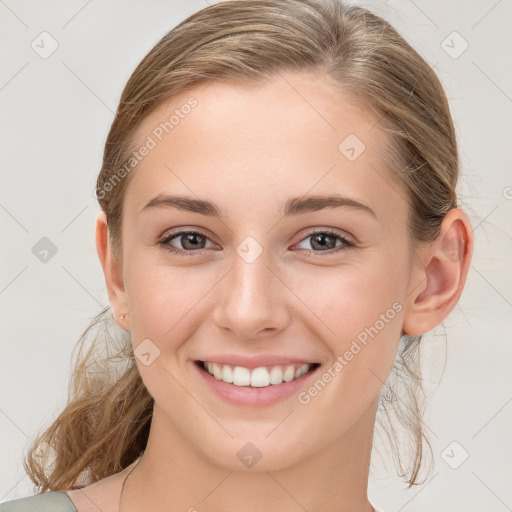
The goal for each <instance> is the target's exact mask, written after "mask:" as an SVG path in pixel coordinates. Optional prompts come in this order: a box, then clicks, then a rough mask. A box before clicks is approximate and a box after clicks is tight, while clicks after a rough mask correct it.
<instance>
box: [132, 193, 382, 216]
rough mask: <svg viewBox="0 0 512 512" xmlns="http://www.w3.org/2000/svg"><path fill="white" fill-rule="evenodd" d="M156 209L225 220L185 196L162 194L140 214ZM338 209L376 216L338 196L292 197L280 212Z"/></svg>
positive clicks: (200, 201) (211, 206)
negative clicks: (168, 209)
mask: <svg viewBox="0 0 512 512" xmlns="http://www.w3.org/2000/svg"><path fill="white" fill-rule="evenodd" d="M158 207H167V208H176V209H178V210H183V211H188V212H192V213H199V214H200V215H206V216H209V217H216V218H219V219H225V218H226V215H225V214H223V213H222V212H221V210H220V209H219V208H218V206H217V205H215V203H212V202H210V201H206V200H204V199H195V198H192V197H187V196H171V195H166V194H162V193H160V194H158V195H157V196H155V197H154V198H153V199H151V201H149V202H148V203H147V204H146V206H144V208H142V210H141V212H143V211H144V210H147V209H152V208H158ZM340 207H343V208H355V209H358V210H360V211H363V212H366V213H369V214H370V215H372V216H373V217H375V218H377V215H376V214H375V212H374V211H373V210H372V209H371V208H370V207H369V206H367V205H365V204H363V203H360V202H359V201H356V200H354V199H351V198H349V197H344V196H340V195H338V194H331V195H325V196H324V195H316V196H315V195H313V196H305V197H304V196H303V197H292V198H290V199H288V200H287V201H286V203H285V204H284V206H283V208H282V212H283V216H285V217H289V216H295V215H302V214H305V213H311V212H317V211H320V210H324V209H326V208H340Z"/></svg>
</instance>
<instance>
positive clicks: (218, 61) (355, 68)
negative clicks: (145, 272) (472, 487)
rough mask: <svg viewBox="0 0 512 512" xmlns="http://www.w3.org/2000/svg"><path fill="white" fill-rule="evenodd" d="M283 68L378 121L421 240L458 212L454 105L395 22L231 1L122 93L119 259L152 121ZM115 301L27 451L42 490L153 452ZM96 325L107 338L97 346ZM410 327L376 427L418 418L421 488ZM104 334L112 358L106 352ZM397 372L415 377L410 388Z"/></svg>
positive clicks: (117, 133)
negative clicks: (60, 403) (191, 92)
mask: <svg viewBox="0 0 512 512" xmlns="http://www.w3.org/2000/svg"><path fill="white" fill-rule="evenodd" d="M284 71H292V72H302V73H309V74H314V75H316V76H319V77H323V78H325V79H326V80H329V82H330V83H332V84H334V85H335V86H337V87H338V88H339V89H340V90H341V91H342V92H344V93H345V94H346V95H348V97H350V98H351V99H353V100H354V101H355V102H357V104H358V105H361V106H364V107H366V108H369V109H372V110H373V111H374V112H375V113H376V114H377V115H378V116H379V122H378V125H379V129H380V130H382V131H384V132H385V133H386V134H387V136H386V141H387V142H386V143H387V144H388V145H389V147H388V148H387V151H386V155H387V164H388V167H389V169H391V170H392V172H393V174H394V176H395V177H396V179H397V180H398V181H399V183H400V184H402V185H403V187H404V190H405V191H406V195H407V201H408V204H409V214H408V219H407V223H408V233H409V239H410V241H411V243H413V246H416V245H417V244H419V243H422V242H426V241H432V240H435V239H436V238H437V237H438V235H439V229H440V224H441V222H442V220H443V218H444V216H445V215H446V213H447V212H448V211H449V210H450V209H451V208H455V207H457V199H456V193H455V188H456V184H457V179H458V173H459V161H458V150H457V143H456V137H455V131H454V126H453V122H452V118H451V115H450V109H449V105H448V101H447V98H446V96H445V93H444V90H443V87H442V85H441V83H440V81H439V79H438V77H437V76H436V74H435V72H434V70H433V69H432V68H431V67H430V66H429V65H428V64H427V63H426V62H425V60H424V59H423V58H422V57H421V56H420V55H419V54H418V53H417V52H416V51H415V50H414V49H413V48H412V47H411V46H410V45H409V44H408V43H407V42H406V41H405V40H404V39H403V38H402V37H401V36H400V35H399V34H398V33H397V31H396V30H395V29H394V28H393V27H392V26H391V25H390V24H389V23H388V22H387V21H385V20H383V19H381V18H380V17H378V16H376V15H374V14H372V13H371V12H370V11H368V10H366V9H364V8H361V7H357V6H352V5H350V6H348V5H344V4H343V3H342V2H341V1H339V0H323V1H321V0H286V1H283V0H228V1H223V2H220V3H217V4H214V5H211V6H209V7H206V8H204V9H202V10H200V11H198V12H196V13H195V14H193V15H191V16H189V17H188V18H187V19H185V20H184V21H182V22H181V23H179V24H178V25H177V26H176V27H175V28H174V29H172V30H171V31H170V32H168V33H167V34H166V35H164V36H163V37H162V38H161V39H160V41H158V43H157V44H156V45H155V46H154V48H153V49H151V51H150V52H149V53H148V54H147V55H146V56H145V57H144V58H143V59H142V61H141V62H140V63H139V65H138V66H137V67H136V69H135V71H134V72H133V73H132V75H131V76H130V78H129V80H128V82H127V84H126V86H125V88H124V90H123V92H122V95H121V99H120V102H119V106H118V108H117V112H116V114H115V118H114V120H113V122H112V125H111V129H110V132H109V134H108V137H107V140H106V144H105V149H104V155H103V163H102V167H101V170H100V173H99V175H98V179H97V183H96V185H97V188H96V190H97V197H98V200H99V204H100V206H101V209H102V210H103V211H104V212H105V214H106V217H107V224H108V231H109V243H110V245H111V248H112V251H113V254H114V257H119V255H120V254H121V222H122V207H123V198H124V195H125V190H126V187H127V186H128V184H129V182H130V178H131V176H132V175H133V173H126V172H125V176H123V179H121V180H117V181H118V182H117V183H115V184H114V185H112V184H113V178H114V177H116V176H119V174H117V175H116V173H118V172H119V169H122V168H123V166H125V165H126V162H127V161H128V160H129V159H130V158H131V157H132V152H133V151H134V149H135V142H136V141H137V137H138V133H137V130H138V128H140V126H141V123H142V122H143V120H144V119H146V118H147V116H148V115H149V114H150V113H151V112H153V111H154V110H155V109H156V108H157V107H159V106H160V105H162V104H163V103H164V102H166V101H167V100H169V99H170V98H172V97H173V96H175V95H177V94H178V93H180V92H182V91H186V90H188V89H190V88H191V87H192V86H194V85H197V84H200V83H208V82H212V81H214V80H217V81H220V82H226V83H233V84H242V85H247V86H254V85H256V86H257V85H261V84H264V83H265V82H267V81H268V80H271V79H272V78H275V77H276V75H278V74H280V73H282V72H284ZM109 184H110V185H109ZM98 191H99V193H98ZM106 192H108V193H106ZM109 309H110V308H109V307H106V308H104V309H103V310H102V311H101V312H100V313H99V314H98V315H97V316H96V317H95V318H94V320H93V322H92V323H91V324H90V325H89V327H88V328H87V329H86V330H85V331H84V333H83V334H82V336H81V337H80V339H79V341H78V343H77V346H78V347H79V348H80V350H79V353H78V357H77V360H76V363H75V367H74V371H73V374H72V377H71V381H70V388H69V391H68V402H67V405H66V406H65V407H64V409H63V410H62V412H60V414H59V415H58V417H57V418H56V419H55V420H54V421H53V423H51V425H50V426H49V428H47V429H46V430H45V431H43V432H42V433H41V434H39V435H38V436H37V437H36V439H35V440H34V441H33V443H32V444H31V446H30V449H29V452H28V454H27V456H26V458H25V460H24V467H25V470H26V471H27V473H28V475H29V477H30V478H31V480H32V481H33V482H34V484H35V485H36V486H37V487H36V488H37V489H38V490H39V491H41V492H45V491H48V490H63V489H69V488H71V487H73V486H76V485H77V483H80V482H87V483H92V482H95V481H97V480H100V479H102V478H105V477H107V476H110V475H112V474H114V473H116V472H118V471H120V470H122V469H124V468H125V467H127V466H128V465H130V464H131V463H132V462H133V461H135V459H136V458H138V457H139V456H140V455H141V454H142V453H143V451H144V449H145V447H146V444H147V440H148V435H149V427H150V424H151V418H152V409H153V404H154V400H153V398H152V397H151V395H150V394H149V392H148V390H147V389H146V387H145V385H144V384H143V382H142V379H141V376H140V374H139V372H138V369H137V366H136V363H135V359H134V354H133V349H132V345H131V339H130V335H129V333H128V332H125V331H123V332H122V334H119V332H120V331H121V330H120V328H119V327H117V325H116V324H115V321H114V320H113V319H112V315H111V314H110V313H109ZM95 329H96V330H97V331H98V332H99V334H94V336H92V338H93V339H92V343H91V345H90V347H89V348H87V347H86V340H87V339H88V338H90V337H91V335H92V334H93V331H94V330H95ZM402 335H403V336H402V338H401V343H400V347H399V350H398V354H397V358H396V361H395V365H394V367H393V370H392V372H391V375H390V378H388V381H387V382H386V384H385V385H384V386H383V388H382V391H381V394H380V403H379V411H378V412H379V413H380V414H378V418H379V420H378V421H377V424H379V423H380V424H382V425H388V427H389V425H391V419H392V417H393V416H395V417H396V418H397V419H398V422H399V423H400V424H401V425H402V426H403V427H405V430H406V431H407V435H405V436H403V438H401V439H400V443H398V440H397V436H396V433H395V431H394V428H393V427H392V426H391V429H389V428H388V429H387V432H388V437H389V440H390V441H391V442H392V444H393V453H394V456H395V462H396V463H397V469H398V471H399V474H400V476H401V477H403V478H405V479H406V481H407V483H408V484H409V485H408V486H409V487H411V486H412V485H415V484H418V483H420V482H419V481H418V474H419V471H420V467H421V464H422V460H423V459H424V455H425V452H424V444H425V443H426V444H427V445H428V447H429V448H430V444H429V442H428V438H427V436H426V435H425V428H424V424H423V420H422V414H423V411H424V407H423V402H424V400H423V397H424V393H423V388H422V382H421V376H420V372H419V346H420V341H421V336H407V335H405V333H404V332H403V331H402ZM101 340H103V341H104V345H105V347H106V349H105V350H104V351H103V353H100V351H99V350H98V349H97V347H98V346H99V344H100V342H101ZM398 377H405V385H404V386H402V388H400V392H398V391H397V389H398V388H397V387H396V386H395V380H397V379H398ZM400 393H401V395H400ZM407 442H408V443H409V446H408V447H409V450H412V454H411V453H409V457H408V458H407V461H409V462H408V463H407V464H406V465H405V466H404V463H403V458H402V456H401V455H400V453H399V452H400V450H399V444H403V443H405V444H407Z"/></svg>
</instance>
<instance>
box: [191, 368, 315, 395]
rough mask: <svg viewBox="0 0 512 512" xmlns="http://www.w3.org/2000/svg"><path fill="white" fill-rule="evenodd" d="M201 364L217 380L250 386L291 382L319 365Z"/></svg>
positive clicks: (258, 386) (262, 386)
mask: <svg viewBox="0 0 512 512" xmlns="http://www.w3.org/2000/svg"><path fill="white" fill-rule="evenodd" d="M199 364H200V365H202V367H203V368H204V369H205V370H206V371H207V372H208V373H209V374H210V375H212V376H213V377H215V378H216V379H217V380H221V381H223V382H225V383H227V384H234V385H235V386H250V387H254V388H264V387H267V386H270V385H278V384H282V383H283V382H291V381H293V380H295V379H298V378H300V377H302V376H303V375H305V374H306V373H307V372H309V371H310V370H312V369H315V368H316V367H317V366H319V365H318V364H317V363H310V364H289V365H286V366H281V365H275V366H260V367H258V368H253V369H250V368H245V367H243V366H232V365H229V364H217V363H211V362H208V361H199Z"/></svg>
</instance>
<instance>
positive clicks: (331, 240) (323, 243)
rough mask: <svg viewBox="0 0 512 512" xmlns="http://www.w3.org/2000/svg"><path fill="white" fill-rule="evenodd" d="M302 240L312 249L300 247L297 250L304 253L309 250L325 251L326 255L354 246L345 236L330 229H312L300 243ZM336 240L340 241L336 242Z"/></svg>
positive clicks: (309, 251)
mask: <svg viewBox="0 0 512 512" xmlns="http://www.w3.org/2000/svg"><path fill="white" fill-rule="evenodd" d="M307 240H310V242H306V241H307ZM304 242H306V243H308V244H310V247H312V249H300V250H299V251H297V252H300V253H305V254H309V253H311V252H326V253H327V255H329V254H333V253H338V252H340V251H344V250H346V249H349V248H350V247H353V246H354V243H353V242H351V241H350V240H349V239H348V238H346V237H345V236H343V235H341V234H340V233H337V232H336V231H331V230H328V229H327V230H323V231H313V232H311V233H309V234H308V236H306V238H304V239H302V240H301V242H300V243H304ZM337 242H340V243H339V244H337ZM316 249H318V250H316ZM327 251H329V252H327Z"/></svg>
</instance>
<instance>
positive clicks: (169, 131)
mask: <svg viewBox="0 0 512 512" xmlns="http://www.w3.org/2000/svg"><path fill="white" fill-rule="evenodd" d="M378 122H379V117H378V115H377V114H376V113H375V112H373V111H372V110H370V109H368V108H365V107H363V106H362V105H359V104H356V103H353V102H352V101H350V100H349V99H348V97H347V96H346V95H345V94H344V93H343V92H342V91H341V90H339V89H337V88H335V87H334V86H333V85H331V84H330V83H329V82H328V81H326V80H325V79H322V78H320V77H315V76H311V75H303V74H292V73H288V74H283V75H279V76H277V77H276V78H273V79H271V80H269V82H268V83H266V84H265V85H259V86H253V87H247V86H241V85H236V84H230V83H223V82H219V81H216V82H213V83H209V84H200V85H198V86H195V87H193V88H191V89H189V90H187V91H185V92H182V93H180V94H179V95H176V96H174V97H173V98H172V99H170V100H168V101H167V102H165V103H164V104H162V105H161V106H160V107H159V108H158V109H156V110H155V111H154V112H153V113H152V114H151V115H149V116H148V117H147V118H146V119H145V120H144V121H143V123H142V124H141V126H140V127H139V129H138V133H137V135H138V136H137V140H138V143H137V144H138V145H137V144H135V148H136V149H137V147H141V146H142V145H148V146H151V149H150V150H149V151H145V156H144V157H143V158H142V159H141V160H140V162H139V163H138V164H137V167H136V169H135V171H133V172H134V175H133V176H132V177H131V183H130V185H129V186H128V190H127V195H126V197H125V203H126V205H127V207H129V208H130V209H132V208H134V209H136V210H137V211H140V210H141V208H143V206H144V205H145V204H146V203H147V201H149V200H150V199H151V198H152V197H154V195H156V194H158V193H159V192H163V191H164V190H165V191H167V192H169V193H171V192H172V193H182V194H183V193H185V194H189V195H195V196H199V197H201V198H208V199H210V200H214V201H215V198H218V201H219V202H221V203H222V202H224V203H226V202H227V203H229V204H230V205H232V206H236V204H237V201H238V204H239V206H241V207H244V208H248V207H251V206H254V208H260V207H265V206H268V204H269V201H273V200H274V199H275V200H279V201H281V199H282V198H283V197H288V196H300V195H304V194H306V193H308V192H312V193H313V192H314V193H315V194H319V193H325V192H339V193H343V194H344V195H350V196H351V197H354V199H357V198H359V199H365V201H366V202H374V201H379V200H381V199H382V196H383V195H384V197H385V196H386V194H388V195H389V196H390V197H393V198H394V200H399V199H400V198H399V197H395V196H397V184H391V181H392V178H391V176H390V173H389V172H388V171H387V170H386V169H385V165H384V160H383V150H384V147H385V142H386V140H385V135H384V133H383V132H381V131H380V130H379V127H378ZM402 195H403V194H402ZM128 204H129V206H128Z"/></svg>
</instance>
